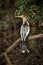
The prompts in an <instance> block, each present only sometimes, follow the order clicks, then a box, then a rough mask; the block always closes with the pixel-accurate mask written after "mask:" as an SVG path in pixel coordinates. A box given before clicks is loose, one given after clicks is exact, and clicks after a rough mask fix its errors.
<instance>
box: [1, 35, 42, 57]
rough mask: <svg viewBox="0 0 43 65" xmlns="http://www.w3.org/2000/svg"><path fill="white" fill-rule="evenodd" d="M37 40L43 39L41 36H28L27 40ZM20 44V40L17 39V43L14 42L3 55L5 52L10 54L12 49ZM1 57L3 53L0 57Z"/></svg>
mask: <svg viewBox="0 0 43 65" xmlns="http://www.w3.org/2000/svg"><path fill="white" fill-rule="evenodd" d="M38 38H43V34H38V35H33V36H29V37H28V40H34V39H38ZM20 42H21V39H20V38H19V39H18V40H17V41H15V42H14V43H13V44H12V45H11V46H10V47H9V48H8V49H7V50H6V51H5V53H7V52H10V51H11V50H12V49H13V48H14V47H16V46H17V45H18V44H20ZM2 55H3V53H2V54H1V55H0V57H1V56H2Z"/></svg>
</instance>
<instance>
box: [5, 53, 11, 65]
mask: <svg viewBox="0 0 43 65" xmlns="http://www.w3.org/2000/svg"><path fill="white" fill-rule="evenodd" d="M4 56H5V59H6V61H7V63H8V65H12V64H11V61H10V59H9V57H8V56H7V53H4Z"/></svg>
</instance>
